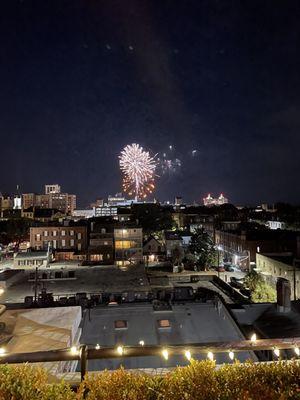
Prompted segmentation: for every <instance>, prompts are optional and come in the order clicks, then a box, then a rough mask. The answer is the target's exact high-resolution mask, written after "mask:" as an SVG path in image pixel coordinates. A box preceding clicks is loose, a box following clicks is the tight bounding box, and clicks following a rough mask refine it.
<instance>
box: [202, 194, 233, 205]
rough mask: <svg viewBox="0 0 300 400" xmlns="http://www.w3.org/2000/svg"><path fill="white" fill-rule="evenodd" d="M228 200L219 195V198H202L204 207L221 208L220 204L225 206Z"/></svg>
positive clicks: (208, 196)
mask: <svg viewBox="0 0 300 400" xmlns="http://www.w3.org/2000/svg"><path fill="white" fill-rule="evenodd" d="M227 203H228V199H227V198H226V197H224V196H223V194H222V193H221V194H220V196H219V197H212V196H211V195H210V194H208V195H207V197H204V199H203V204H204V205H205V206H221V205H222V204H227Z"/></svg>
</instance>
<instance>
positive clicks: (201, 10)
mask: <svg viewBox="0 0 300 400" xmlns="http://www.w3.org/2000/svg"><path fill="white" fill-rule="evenodd" d="M287 3H288V6H287V5H286V4H287ZM287 3H286V2H285V3H284V4H283V3H281V2H275V4H274V2H273V1H272V2H271V1H266V2H264V3H261V2H259V1H252V2H237V3H236V4H235V5H234V6H233V5H232V4H231V3H230V2H227V1H225V2H222V3H219V2H205V1H203V2H198V1H189V2H176V3H174V2H172V1H165V2H159V3H153V2H150V1H145V2H143V3H141V2H139V1H135V0H132V1H129V2H122V1H111V2H109V3H104V2H99V3H96V2H90V3H88V4H87V3H86V2H85V1H80V0H75V1H73V2H72V3H70V2H67V1H65V0H63V1H62V0H60V1H57V0H54V1H52V2H51V7H50V6H49V4H48V3H47V2H35V1H33V0H23V1H17V0H11V1H10V2H7V3H6V4H4V5H3V6H2V16H3V24H1V27H0V29H1V34H2V37H4V38H5V40H4V41H3V45H2V48H3V54H4V57H5V61H6V63H5V66H2V68H1V73H0V84H1V92H2V96H1V99H0V131H1V135H2V145H3V154H2V165H3V166H7V168H6V173H5V174H2V177H1V178H2V179H1V187H0V190H1V191H2V192H12V191H13V190H14V188H15V187H16V185H17V184H19V185H21V186H22V187H23V188H24V189H25V188H26V191H27V192H31V191H35V190H36V189H35V188H38V187H42V185H43V184H44V183H46V182H57V181H59V182H60V184H61V185H62V186H63V187H64V188H65V190H66V191H67V192H69V193H76V194H77V195H78V198H79V202H80V204H82V205H85V204H88V203H89V202H90V201H92V200H93V199H94V198H96V197H104V196H105V195H106V194H109V193H116V192H119V191H120V188H121V184H122V177H121V174H120V171H119V166H118V154H119V153H120V151H121V149H122V148H123V147H124V146H125V145H126V144H127V143H140V145H141V146H143V147H145V148H147V149H150V150H151V152H152V153H153V154H156V153H160V159H161V178H160V179H159V181H158V182H157V187H156V191H155V193H154V196H155V197H157V198H159V199H162V200H165V199H170V198H173V197H174V196H176V195H182V196H183V197H184V198H185V199H186V201H187V202H192V201H193V200H197V199H199V200H200V199H202V198H203V197H204V196H205V195H206V194H207V193H210V192H211V193H222V192H223V193H224V194H226V195H228V197H229V198H230V200H231V201H232V202H233V203H234V204H257V203H260V202H270V203H271V202H276V201H285V202H291V203H293V204H297V203H299V202H300V188H299V185H298V173H299V167H300V165H299V157H298V154H297V149H298V148H299V145H300V137H299V132H298V131H299V126H300V119H299V114H298V108H299V104H300V96H299V89H300V80H299V74H298V70H299V62H300V55H299V52H298V49H297V40H298V38H299V34H300V27H299V24H298V20H297V15H299V5H298V4H297V3H296V2H293V1H288V2H287ZM179 16H180V18H179ZM164 154H166V155H165V156H164Z"/></svg>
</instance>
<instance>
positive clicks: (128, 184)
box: [119, 143, 156, 200]
mask: <svg viewBox="0 0 300 400" xmlns="http://www.w3.org/2000/svg"><path fill="white" fill-rule="evenodd" d="M119 159H120V169H121V171H122V172H123V190H124V191H125V192H126V193H128V194H129V195H134V196H135V199H136V200H138V199H139V198H142V199H143V198H146V197H147V195H148V194H150V193H152V191H153V189H154V177H155V168H156V160H155V156H154V157H151V156H150V154H149V152H148V151H144V150H143V147H141V146H140V145H139V144H137V143H133V144H130V145H127V146H126V147H124V149H123V150H122V151H121V154H120V156H119Z"/></svg>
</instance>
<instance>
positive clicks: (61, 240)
mask: <svg viewBox="0 0 300 400" xmlns="http://www.w3.org/2000/svg"><path fill="white" fill-rule="evenodd" d="M49 244H50V247H51V248H52V249H54V250H65V251H66V250H74V251H85V250H86V247H87V228H86V226H40V227H33V228H30V247H32V248H33V249H35V250H45V249H47V248H48V245H49Z"/></svg>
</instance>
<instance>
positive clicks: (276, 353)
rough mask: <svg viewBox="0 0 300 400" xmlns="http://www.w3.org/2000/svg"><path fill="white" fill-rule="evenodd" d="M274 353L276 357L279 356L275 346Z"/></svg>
mask: <svg viewBox="0 0 300 400" xmlns="http://www.w3.org/2000/svg"><path fill="white" fill-rule="evenodd" d="M274 354H275V356H276V357H279V356H280V350H279V349H277V348H275V349H274Z"/></svg>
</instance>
